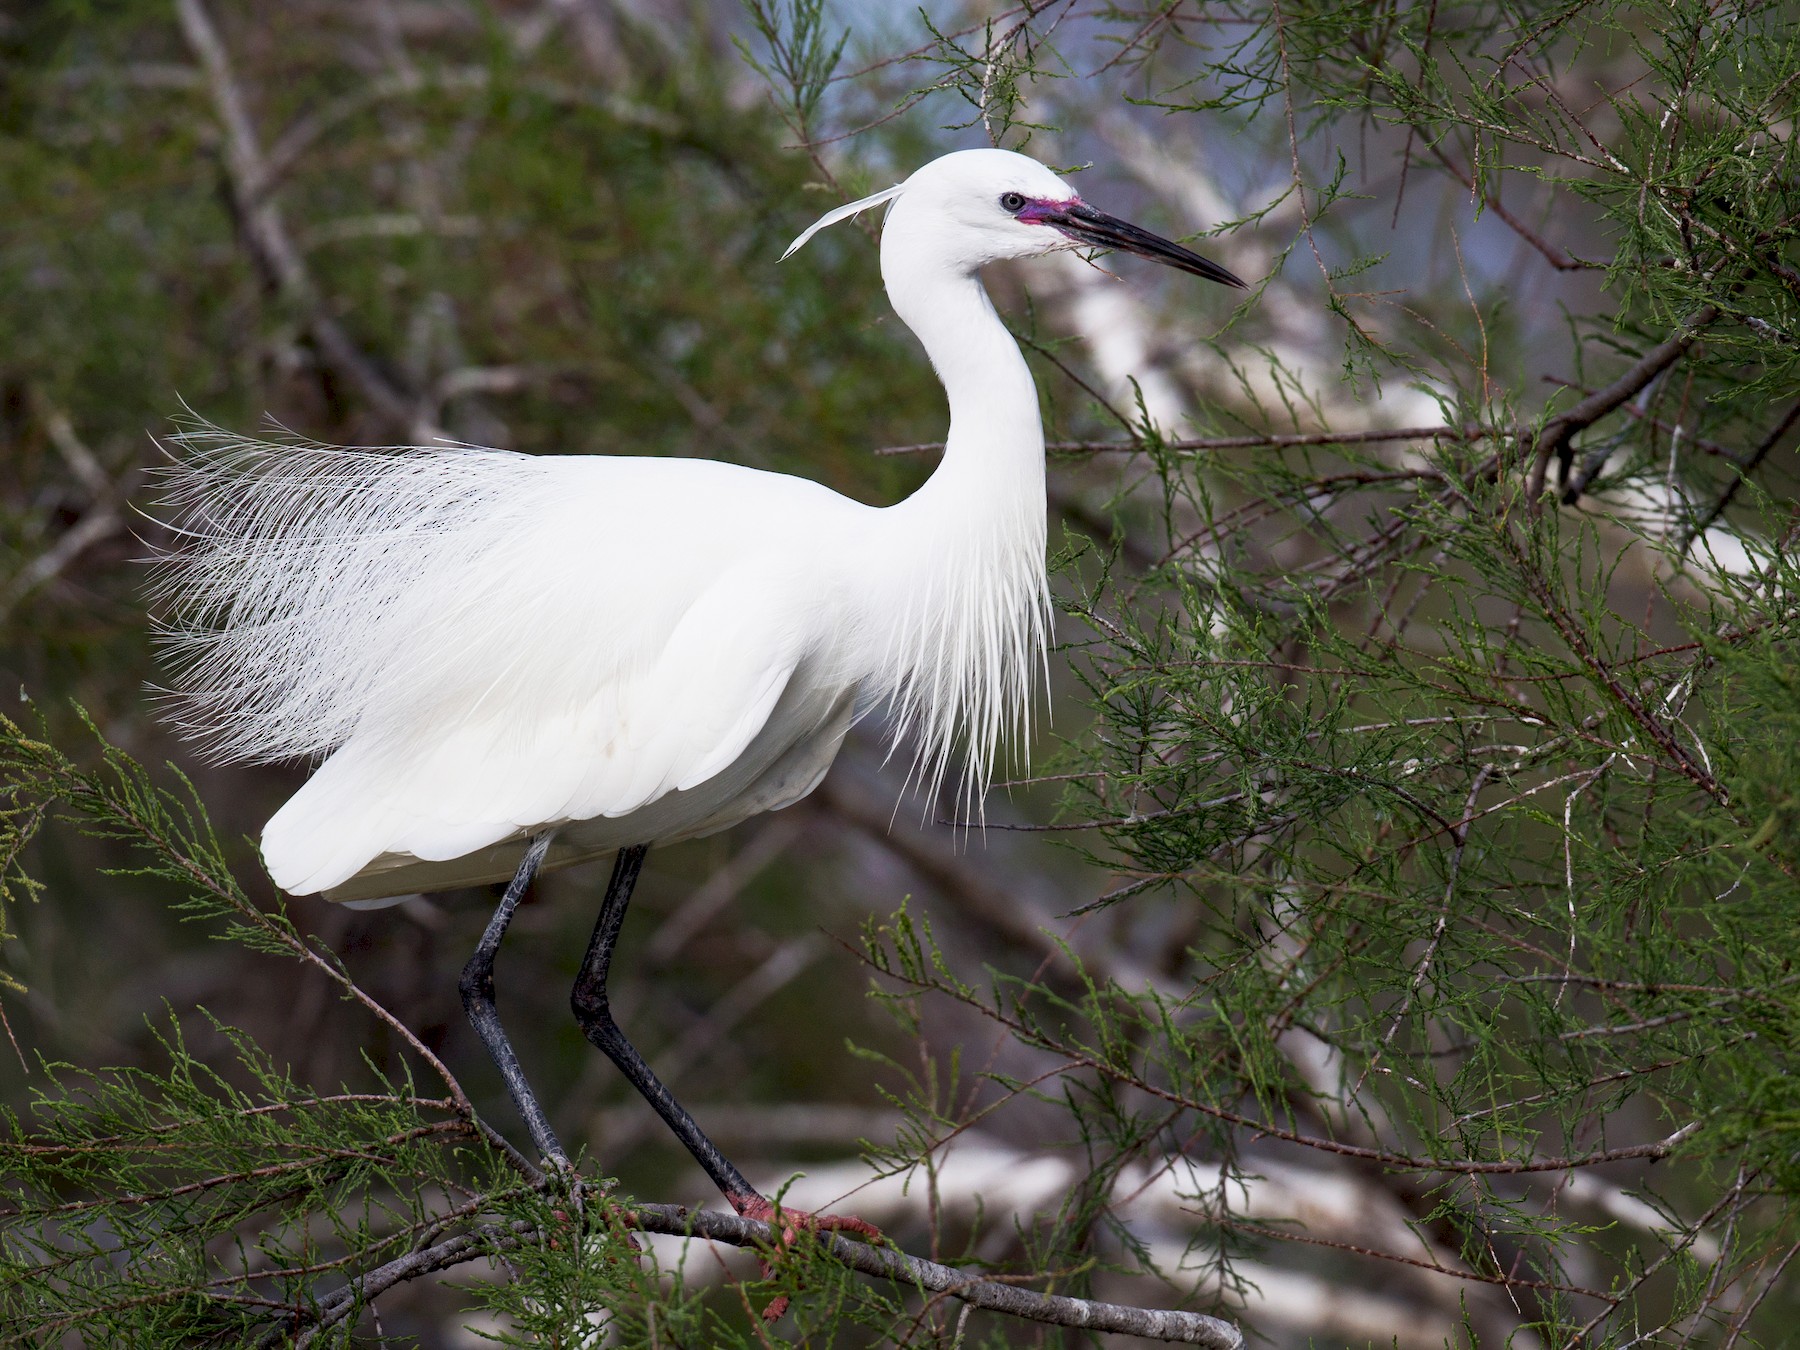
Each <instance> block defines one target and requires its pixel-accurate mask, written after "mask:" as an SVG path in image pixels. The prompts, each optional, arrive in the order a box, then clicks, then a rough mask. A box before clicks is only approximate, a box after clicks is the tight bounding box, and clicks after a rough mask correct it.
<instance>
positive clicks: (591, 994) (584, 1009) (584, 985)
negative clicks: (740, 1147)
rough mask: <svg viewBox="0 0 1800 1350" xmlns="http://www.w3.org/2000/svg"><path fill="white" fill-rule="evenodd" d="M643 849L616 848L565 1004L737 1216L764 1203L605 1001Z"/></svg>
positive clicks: (647, 850)
mask: <svg viewBox="0 0 1800 1350" xmlns="http://www.w3.org/2000/svg"><path fill="white" fill-rule="evenodd" d="M649 851H650V849H649V845H647V844H639V845H635V846H634V847H631V848H622V849H620V850H619V858H618V861H617V862H615V863H614V864H613V873H612V880H611V881H609V882H607V885H606V899H605V900H604V901H603V902H602V903H601V905H600V918H599V919H598V921H597V922H596V923H595V924H594V936H593V940H592V941H590V942H589V943H588V949H587V958H586V959H585V960H584V961H583V962H582V964H581V974H580V975H579V976H577V977H576V980H575V988H574V991H573V992H572V994H571V995H570V998H569V1002H570V1005H571V1006H572V1007H573V1008H574V1010H575V1020H576V1021H577V1022H578V1023H580V1025H581V1030H582V1033H583V1034H584V1035H586V1037H587V1038H588V1040H590V1041H591V1042H593V1044H594V1045H595V1046H597V1047H599V1048H600V1049H601V1050H604V1051H605V1052H606V1057H607V1058H608V1059H610V1060H611V1061H612V1062H613V1063H614V1064H616V1065H618V1066H619V1071H620V1072H621V1073H623V1074H624V1075H625V1077H626V1078H628V1079H630V1080H631V1085H632V1086H633V1087H634V1088H636V1089H637V1090H638V1092H639V1093H640V1094H641V1095H642V1096H643V1098H644V1100H645V1101H647V1102H649V1103H650V1105H651V1106H653V1107H655V1108H656V1114H657V1115H659V1116H661V1117H662V1118H663V1120H664V1122H665V1123H666V1124H667V1125H668V1127H669V1128H670V1129H671V1130H673V1131H674V1132H675V1137H676V1138H678V1139H680V1140H681V1142H682V1143H683V1144H685V1145H686V1146H687V1151H688V1152H689V1153H691V1154H693V1155H694V1161H695V1162H697V1163H699V1164H700V1166H701V1167H703V1168H705V1169H706V1175H707V1176H709V1177H711V1178H712V1180H713V1184H714V1185H716V1186H717V1187H718V1188H719V1189H720V1190H721V1191H722V1192H724V1194H725V1198H726V1199H727V1200H729V1201H730V1202H731V1207H732V1208H733V1209H735V1210H737V1211H738V1212H739V1213H740V1214H742V1213H745V1212H746V1210H750V1209H756V1208H758V1207H761V1206H766V1205H767V1203H768V1202H767V1201H766V1200H764V1199H763V1197H762V1196H761V1195H760V1194H759V1193H758V1192H757V1190H756V1188H755V1187H754V1186H752V1185H751V1184H750V1183H749V1182H748V1181H746V1180H744V1174H743V1173H742V1172H740V1171H738V1170H737V1168H735V1167H733V1166H732V1165H731V1162H730V1160H729V1159H727V1158H726V1157H725V1155H724V1154H723V1153H721V1152H719V1148H718V1145H716V1144H714V1143H713V1141H712V1140H710V1139H708V1138H707V1137H706V1135H705V1133H704V1132H702V1130H701V1129H700V1127H699V1125H697V1124H696V1123H695V1122H694V1118H693V1117H692V1116H691V1115H689V1114H688V1113H687V1109H686V1108H685V1107H684V1106H682V1104H681V1103H680V1102H678V1101H676V1100H675V1096H674V1094H673V1093H671V1092H670V1091H669V1089H668V1088H666V1087H664V1086H663V1085H662V1082H661V1080H660V1079H658V1078H657V1076H656V1075H655V1074H654V1073H652V1072H651V1071H650V1066H649V1065H648V1064H646V1063H644V1057H643V1056H642V1055H640V1054H639V1053H638V1052H637V1049H636V1047H634V1046H633V1045H632V1044H631V1042H630V1041H628V1040H626V1039H625V1033H624V1032H622V1031H620V1030H619V1025H618V1023H617V1022H614V1021H613V1016H612V1007H611V1005H610V1004H609V1003H608V1001H607V997H606V977H607V974H608V972H609V971H610V970H611V969H612V956H613V946H614V945H615V944H616V943H617V942H618V940H619V929H620V927H621V926H622V925H623V924H624V922H625V907H626V906H627V905H628V904H629V903H630V902H631V891H632V887H634V886H635V885H636V884H637V878H638V872H639V870H640V869H641V868H642V867H643V865H644V855H645V854H646V853H648V852H649Z"/></svg>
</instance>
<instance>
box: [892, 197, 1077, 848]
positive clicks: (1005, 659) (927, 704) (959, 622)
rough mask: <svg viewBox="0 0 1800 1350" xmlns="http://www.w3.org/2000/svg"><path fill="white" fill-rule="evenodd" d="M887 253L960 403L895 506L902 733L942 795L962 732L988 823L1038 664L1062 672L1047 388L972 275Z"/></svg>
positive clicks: (920, 772) (962, 788) (924, 779)
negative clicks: (939, 451)
mask: <svg viewBox="0 0 1800 1350" xmlns="http://www.w3.org/2000/svg"><path fill="white" fill-rule="evenodd" d="M893 228H894V225H893V222H890V226H889V229H890V232H891V231H892V230H893ZM882 264H883V269H882V270H883V273H884V275H885V277H886V280H887V284H888V293H889V296H890V298H891V299H892V300H893V304H894V308H895V310H896V312H897V313H898V314H899V315H900V317H901V318H902V319H903V320H904V321H905V322H906V324H907V326H908V327H910V328H911V329H912V331H913V332H914V333H915V334H916V335H917V336H918V338H919V340H920V341H921V342H922V343H923V344H924V346H925V350H926V352H927V354H928V355H929V356H930V358H931V362H932V365H933V367H934V368H935V369H936V370H937V372H938V375H939V377H940V378H941V379H942V380H943V382H944V389H945V393H946V395H947V397H948V399H949V402H950V432H949V435H948V437H947V438H946V440H945V445H944V458H943V461H942V463H940V464H939V466H938V468H937V470H936V472H935V473H933V475H932V476H931V479H930V480H929V481H928V482H927V483H926V484H925V486H924V487H922V488H920V489H919V491H918V492H917V493H915V494H914V495H913V496H912V497H910V498H908V499H907V500H906V501H905V502H902V503H901V504H900V505H899V506H898V507H895V508H893V511H894V513H895V514H896V515H898V516H901V517H903V518H904V519H905V521H906V528H905V529H903V530H902V531H901V534H902V536H903V538H904V540H905V548H906V550H907V556H906V557H905V558H904V560H903V561H902V563H901V565H900V566H899V567H898V568H897V569H896V571H897V577H898V581H899V587H900V589H899V590H898V592H897V593H896V595H895V597H894V599H895V604H894V605H893V608H892V610H891V619H890V620H889V622H890V624H891V627H890V629H889V634H890V636H889V639H888V643H887V649H888V655H887V660H886V662H884V667H885V669H884V672H883V673H884V678H883V680H882V684H883V685H884V686H885V691H886V692H887V694H888V697H889V700H890V706H891V707H892V709H893V712H894V736H895V744H896V745H897V744H898V743H899V742H900V741H901V740H904V739H911V740H912V741H913V742H914V744H915V745H916V746H917V757H916V759H915V761H914V765H913V775H912V776H913V781H914V782H915V783H916V784H917V785H918V786H919V787H920V788H922V789H923V790H924V793H925V797H926V800H927V802H928V803H929V802H931V801H934V800H936V798H937V796H938V794H939V792H940V791H941V789H942V787H943V784H944V780H945V778H946V777H947V774H948V769H949V765H950V763H951V761H952V759H953V758H954V757H955V755H954V752H955V749H956V746H957V743H958V742H959V741H961V742H962V743H963V749H964V752H965V756H966V759H965V764H966V768H965V771H964V773H963V775H962V778H961V781H960V784H959V790H958V793H957V796H958V797H959V798H960V805H961V807H962V812H961V814H962V815H963V816H964V817H965V818H968V817H969V816H971V815H972V816H973V817H974V818H975V819H977V820H979V819H980V815H981V800H982V797H983V795H984V793H985V792H986V790H987V787H988V785H989V783H990V782H991V781H992V777H993V772H994V767H995V765H996V763H997V762H998V761H999V760H1000V758H1001V757H1002V754H1003V752H1004V751H1006V750H1007V749H1008V748H1010V749H1011V751H1012V752H1013V753H1012V756H1011V758H1012V759H1013V760H1014V761H1015V762H1017V763H1019V764H1023V763H1024V760H1025V755H1026V750H1027V746H1028V743H1029V739H1030V732H1031V714H1032V706H1033V700H1034V695H1035V691H1036V686H1037V678H1038V674H1039V672H1040V671H1042V672H1044V673H1045V674H1046V676H1047V674H1048V670H1047V656H1046V652H1047V647H1048V642H1049V637H1050V632H1051V627H1052V608H1051V603H1050V587H1049V580H1048V578H1047V576H1046V574H1045V567H1044V549H1045V542H1046V541H1045V523H1044V511H1045V505H1044V433H1043V424H1042V422H1041V421H1040V419H1039V415H1038V404H1037V388H1036V385H1035V384H1034V383H1033V381H1032V378H1031V372H1030V369H1029V368H1028V367H1027V366H1026V364H1025V360H1024V357H1023V356H1021V355H1020V353H1019V348H1018V344H1017V343H1016V342H1014V341H1013V338H1012V335H1011V334H1010V333H1009V332H1007V330H1006V326H1005V324H1004V323H1002V322H1001V320H1000V317H999V315H998V314H996V313H995V312H994V307H993V305H992V304H991V303H990V301H989V299H988V296H987V292H986V291H985V290H984V289H983V288H982V286H981V283H980V282H979V281H978V280H977V279H976V278H975V277H974V276H973V275H971V274H969V273H967V272H962V271H959V270H955V269H950V268H942V267H934V266H932V265H931V264H930V262H929V261H928V260H927V259H925V258H922V257H921V256H920V255H919V254H918V253H916V252H913V251H912V250H908V249H905V248H904V247H901V248H896V249H892V250H890V248H889V246H888V241H887V239H885V238H884V240H883V249H882ZM1046 683H1047V680H1046ZM927 809H929V806H928V807H927Z"/></svg>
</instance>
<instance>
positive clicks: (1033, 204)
mask: <svg viewBox="0 0 1800 1350" xmlns="http://www.w3.org/2000/svg"><path fill="white" fill-rule="evenodd" d="M1080 205H1081V198H1080V197H1070V198H1069V199H1068V200H1066V201H1060V202H1059V201H1052V200H1051V199H1050V198H1048V197H1027V198H1026V199H1025V205H1024V206H1022V207H1020V208H1019V210H1018V212H1017V213H1016V214H1015V215H1014V217H1013V218H1014V219H1015V220H1022V221H1024V222H1025V223H1026V224H1027V225H1042V224H1044V223H1045V221H1046V220H1047V219H1048V218H1049V217H1050V216H1051V215H1055V214H1060V213H1061V212H1064V211H1067V210H1068V209H1069V208H1070V207H1071V206H1080Z"/></svg>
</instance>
